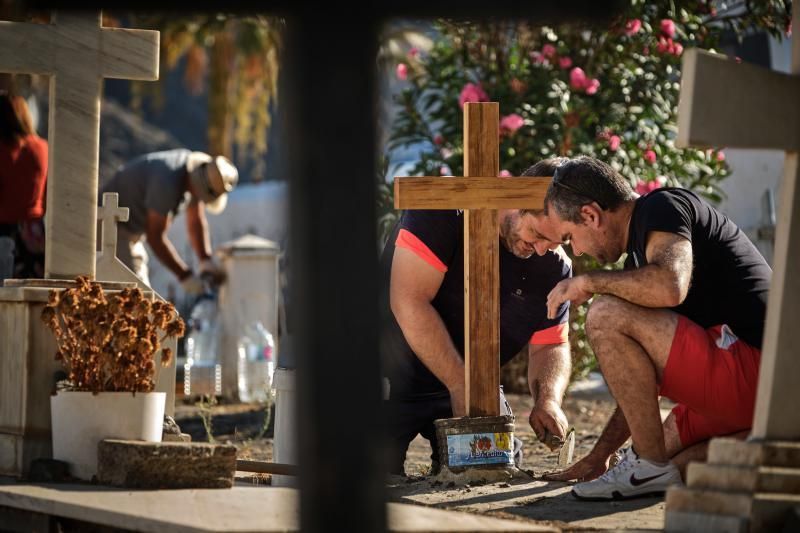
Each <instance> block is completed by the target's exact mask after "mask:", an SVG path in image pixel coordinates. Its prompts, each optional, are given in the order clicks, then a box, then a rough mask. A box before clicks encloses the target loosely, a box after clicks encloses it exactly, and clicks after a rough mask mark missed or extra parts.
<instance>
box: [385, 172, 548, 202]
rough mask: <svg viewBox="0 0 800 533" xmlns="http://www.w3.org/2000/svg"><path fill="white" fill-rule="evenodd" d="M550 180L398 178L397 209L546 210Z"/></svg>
mask: <svg viewBox="0 0 800 533" xmlns="http://www.w3.org/2000/svg"><path fill="white" fill-rule="evenodd" d="M551 180H552V178H550V177H538V178H527V177H525V178H509V179H501V178H495V177H452V178H442V177H438V178H435V177H432V176H419V177H397V178H395V181H394V207H395V208H396V209H543V208H544V196H545V194H546V193H547V187H548V186H549V185H550V181H551Z"/></svg>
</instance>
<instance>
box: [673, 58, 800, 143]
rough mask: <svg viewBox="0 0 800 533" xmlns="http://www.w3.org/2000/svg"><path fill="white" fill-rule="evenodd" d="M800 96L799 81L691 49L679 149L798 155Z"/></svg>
mask: <svg viewBox="0 0 800 533" xmlns="http://www.w3.org/2000/svg"><path fill="white" fill-rule="evenodd" d="M765 95H769V96H768V97H765ZM798 95H800V79H798V77H797V76H790V75H788V74H782V73H780V72H775V71H772V70H769V69H765V68H763V67H759V66H756V65H752V64H749V63H736V61H734V60H733V59H727V58H726V57H725V56H720V55H716V54H711V53H708V52H704V51H701V50H697V49H696V48H692V49H689V50H687V51H686V52H684V54H683V74H682V80H681V95H680V103H679V105H678V138H677V139H676V142H675V144H676V145H677V146H679V147H681V148H686V147H689V146H696V147H716V146H727V147H731V148H733V147H736V148H768V149H773V150H788V151H795V150H798V149H800V128H798V127H797V125H798V124H800V99H798Z"/></svg>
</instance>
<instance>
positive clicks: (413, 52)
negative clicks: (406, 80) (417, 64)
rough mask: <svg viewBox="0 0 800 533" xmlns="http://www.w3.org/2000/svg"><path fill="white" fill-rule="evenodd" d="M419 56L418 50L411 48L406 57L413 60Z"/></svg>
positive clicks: (414, 47)
mask: <svg viewBox="0 0 800 533" xmlns="http://www.w3.org/2000/svg"><path fill="white" fill-rule="evenodd" d="M418 55H419V48H417V47H416V46H412V47H411V49H410V50H409V51H408V57H411V58H414V57H417V56H418Z"/></svg>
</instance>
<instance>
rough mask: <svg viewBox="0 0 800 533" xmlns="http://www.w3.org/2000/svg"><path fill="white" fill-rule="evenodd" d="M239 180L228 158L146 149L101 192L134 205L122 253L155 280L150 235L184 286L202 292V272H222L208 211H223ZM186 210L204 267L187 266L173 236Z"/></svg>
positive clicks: (122, 235)
mask: <svg viewBox="0 0 800 533" xmlns="http://www.w3.org/2000/svg"><path fill="white" fill-rule="evenodd" d="M238 181H239V173H238V171H237V169H236V167H235V166H234V165H233V163H231V161H230V160H229V159H228V158H226V157H224V156H216V157H212V156H210V155H209V154H206V153H203V152H192V151H190V150H186V149H182V148H179V149H175V150H166V151H163V152H152V153H149V154H144V155H141V156H139V157H137V158H135V159H133V160H132V161H130V162H128V163H126V164H124V165H122V166H121V167H120V168H119V169H118V170H117V172H116V173H115V174H114V176H113V177H112V178H111V179H110V180H109V181H108V183H106V184H105V186H104V187H103V188H102V191H101V194H100V197H101V198H102V193H104V192H116V193H118V194H119V205H120V206H122V207H127V208H128V209H130V216H129V218H128V221H127V222H124V223H120V224H119V226H118V228H119V233H118V237H117V257H118V258H119V259H120V261H122V262H123V263H124V264H125V265H126V266H127V267H128V268H130V269H131V270H132V271H133V272H134V273H135V274H136V275H137V276H139V278H141V279H142V280H143V281H144V282H145V283H147V284H148V285H149V284H150V282H149V275H148V269H147V262H148V256H147V251H146V250H145V248H144V244H143V240H145V239H146V241H147V244H148V245H150V248H151V249H152V250H153V252H154V253H155V255H156V257H158V259H159V261H161V263H162V264H163V265H164V266H165V267H167V268H168V269H169V270H170V271H171V272H172V273H173V274H174V275H175V277H176V278H177V279H178V281H179V282H180V284H181V287H182V288H183V290H184V291H185V292H186V293H187V294H190V295H197V294H200V293H201V292H203V281H202V279H201V277H203V276H205V275H210V276H211V277H212V278H214V279H221V277H222V271H221V268H220V267H219V265H218V264H217V263H216V262H215V261H214V260H213V258H212V255H211V239H210V237H209V232H208V222H207V220H206V211H208V212H209V213H211V214H218V213H221V212H222V211H223V209H225V205H226V203H227V194H228V193H229V192H230V191H232V190H233V189H234V187H236V184H237V182H238ZM183 209H185V210H186V229H187V232H188V234H189V242H190V243H191V246H192V249H193V250H194V252H195V254H196V255H197V258H198V260H199V265H200V267H199V271H198V272H194V271H193V270H192V269H191V268H189V267H188V266H187V264H186V262H185V261H184V260H183V259H182V258H181V257H180V255H179V254H178V252H177V251H176V250H175V247H174V246H173V245H172V242H170V240H169V237H168V236H167V231H168V230H169V228H170V224H171V223H172V218H173V216H174V215H176V214H177V213H178V212H180V211H181V210H183Z"/></svg>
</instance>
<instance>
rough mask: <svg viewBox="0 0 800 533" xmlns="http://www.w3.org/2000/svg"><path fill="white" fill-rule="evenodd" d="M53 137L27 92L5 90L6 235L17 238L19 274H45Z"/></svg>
mask: <svg viewBox="0 0 800 533" xmlns="http://www.w3.org/2000/svg"><path fill="white" fill-rule="evenodd" d="M46 185H47V141H45V140H44V139H42V138H41V137H39V136H38V135H37V134H36V130H35V129H34V127H33V120H32V119H31V114H30V111H29V110H28V104H27V103H26V102H25V99H24V98H22V97H21V96H17V95H11V94H8V93H5V92H4V93H0V237H8V238H10V239H11V240H13V241H14V246H15V254H14V267H13V274H12V275H13V277H15V278H42V277H44V220H43V217H44V213H45V189H46Z"/></svg>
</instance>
